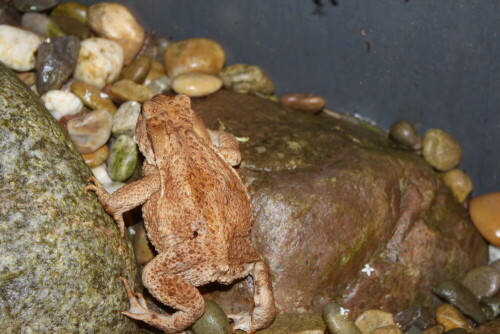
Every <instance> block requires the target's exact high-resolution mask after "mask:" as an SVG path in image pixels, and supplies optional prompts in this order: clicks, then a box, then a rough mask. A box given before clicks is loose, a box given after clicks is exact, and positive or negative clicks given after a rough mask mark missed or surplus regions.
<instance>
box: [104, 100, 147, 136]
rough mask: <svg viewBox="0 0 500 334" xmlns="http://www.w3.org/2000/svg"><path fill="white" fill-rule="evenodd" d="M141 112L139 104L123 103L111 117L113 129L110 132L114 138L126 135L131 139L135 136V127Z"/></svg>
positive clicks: (133, 102) (132, 102)
mask: <svg viewBox="0 0 500 334" xmlns="http://www.w3.org/2000/svg"><path fill="white" fill-rule="evenodd" d="M140 112H141V104H140V103H138V102H136V101H128V102H125V103H123V104H122V105H121V106H120V108H118V110H117V111H116V113H115V114H114V115H113V128H112V130H111V132H112V133H113V135H114V136H115V137H117V136H119V135H128V136H130V137H133V136H134V134H135V125H136V124H137V118H138V117H139V114H140Z"/></svg>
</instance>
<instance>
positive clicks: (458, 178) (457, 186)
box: [442, 169, 473, 203]
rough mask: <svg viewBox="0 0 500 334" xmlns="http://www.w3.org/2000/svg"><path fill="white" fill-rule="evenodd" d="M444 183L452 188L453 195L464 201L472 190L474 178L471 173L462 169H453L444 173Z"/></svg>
mask: <svg viewBox="0 0 500 334" xmlns="http://www.w3.org/2000/svg"><path fill="white" fill-rule="evenodd" d="M442 176H443V181H444V183H445V184H446V185H447V186H448V188H450V190H451V192H452V193H453V196H455V198H456V199H457V201H459V202H460V203H462V202H463V201H465V199H466V198H467V196H469V194H470V193H471V192H472V188H473V186H472V180H471V179H470V177H469V175H467V174H466V173H465V172H464V171H462V170H460V169H452V170H449V171H447V172H445V173H444V174H443V175H442Z"/></svg>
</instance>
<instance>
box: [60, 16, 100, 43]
mask: <svg viewBox="0 0 500 334" xmlns="http://www.w3.org/2000/svg"><path fill="white" fill-rule="evenodd" d="M50 18H51V19H52V21H53V22H54V23H55V24H57V25H58V26H59V27H60V28H61V30H62V31H63V32H64V33H65V34H66V35H72V36H76V37H78V38H79V39H86V38H89V37H90V35H91V32H90V29H89V28H88V27H87V26H86V25H85V24H83V23H81V22H80V21H78V20H75V19H74V18H71V17H69V16H62V15H51V16H50Z"/></svg>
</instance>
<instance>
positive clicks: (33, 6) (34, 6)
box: [12, 0, 59, 12]
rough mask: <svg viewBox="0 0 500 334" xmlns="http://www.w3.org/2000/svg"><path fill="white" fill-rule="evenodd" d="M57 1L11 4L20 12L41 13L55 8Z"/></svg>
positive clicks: (17, 0) (31, 0) (15, 0)
mask: <svg viewBox="0 0 500 334" xmlns="http://www.w3.org/2000/svg"><path fill="white" fill-rule="evenodd" d="M58 3H59V0H13V1H12V4H13V5H14V7H15V8H16V9H17V10H18V11H20V12H42V11H45V10H47V9H50V8H52V7H54V6H56V5H57V4H58Z"/></svg>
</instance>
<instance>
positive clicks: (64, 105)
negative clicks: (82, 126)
mask: <svg viewBox="0 0 500 334" xmlns="http://www.w3.org/2000/svg"><path fill="white" fill-rule="evenodd" d="M41 99H42V101H43V103H44V104H45V108H47V110H48V111H50V113H51V114H52V116H54V118H55V119H57V120H60V119H61V118H62V117H64V116H67V115H74V114H76V113H78V112H80V110H82V108H83V103H82V101H81V100H80V99H79V98H78V96H76V95H75V94H73V93H71V92H65V91H62V90H51V91H48V92H47V93H45V94H44V95H42V96H41Z"/></svg>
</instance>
